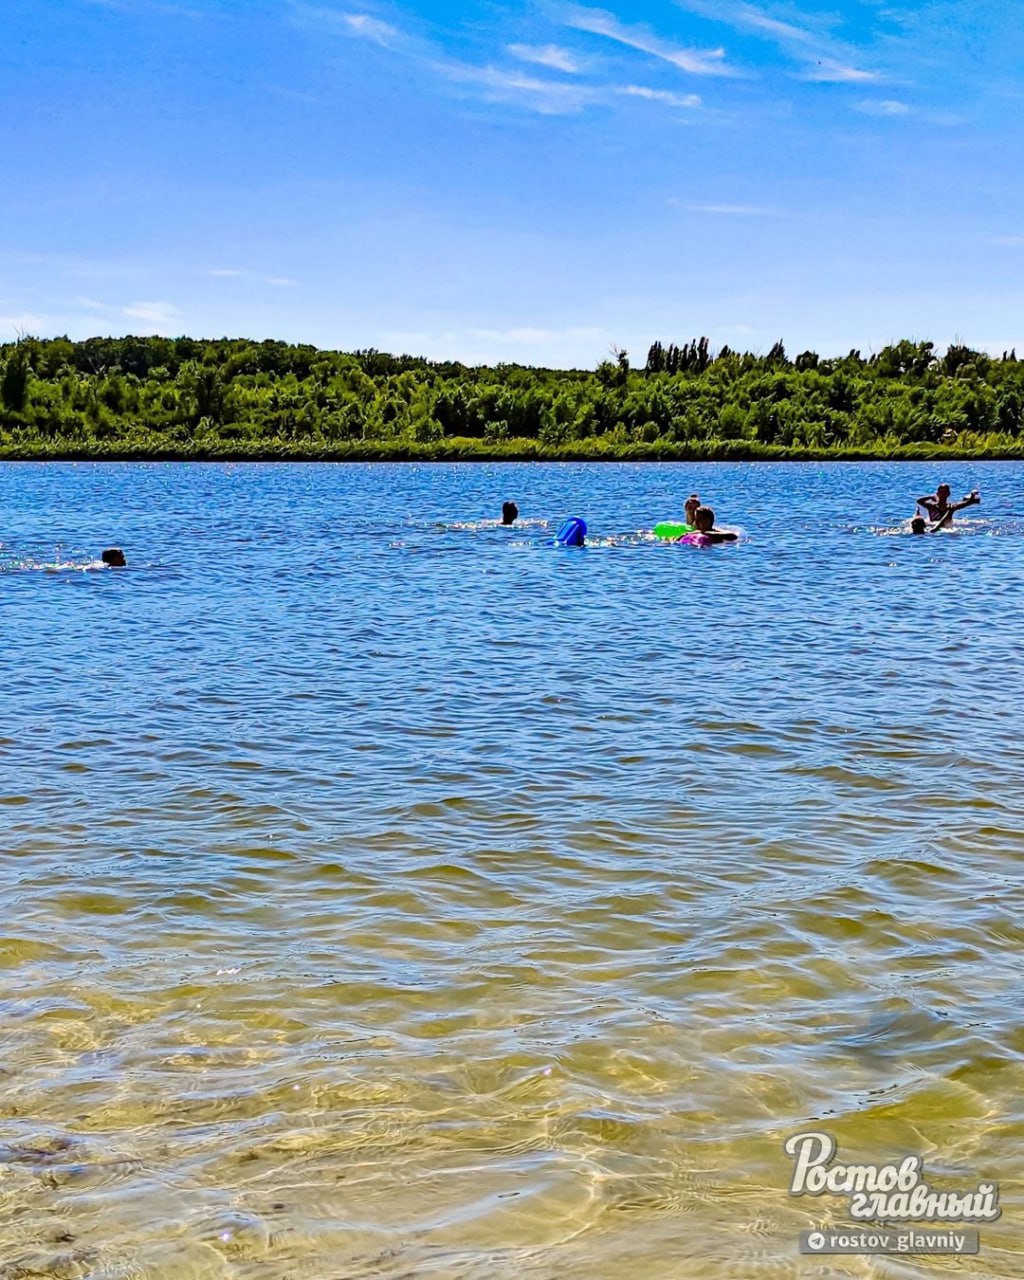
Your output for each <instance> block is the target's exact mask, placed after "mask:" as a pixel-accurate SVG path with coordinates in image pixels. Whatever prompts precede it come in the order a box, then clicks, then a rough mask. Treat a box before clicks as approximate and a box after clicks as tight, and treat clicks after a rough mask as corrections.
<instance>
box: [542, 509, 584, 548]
mask: <svg viewBox="0 0 1024 1280" xmlns="http://www.w3.org/2000/svg"><path fill="white" fill-rule="evenodd" d="M586 541H587V522H586V521H585V520H581V519H580V518H579V516H571V517H570V518H569V519H568V520H566V522H565V523H564V524H563V525H562V527H561V528H560V529H559V531H558V532H557V533H556V534H555V540H554V542H552V544H551V545H552V546H553V547H582V546H584V545H585V544H586Z"/></svg>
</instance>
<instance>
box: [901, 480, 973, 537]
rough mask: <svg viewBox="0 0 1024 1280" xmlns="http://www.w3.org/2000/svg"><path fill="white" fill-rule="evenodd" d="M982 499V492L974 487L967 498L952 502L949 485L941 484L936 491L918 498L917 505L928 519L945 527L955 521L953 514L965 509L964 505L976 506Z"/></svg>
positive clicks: (939, 526)
mask: <svg viewBox="0 0 1024 1280" xmlns="http://www.w3.org/2000/svg"><path fill="white" fill-rule="evenodd" d="M980 501H981V494H979V493H978V491H977V489H973V490H972V491H971V492H970V493H969V494H968V495H967V496H966V497H965V498H961V500H960V501H959V502H950V500H949V485H948V484H940V485H939V487H938V488H937V489H936V490H935V492H934V493H929V494H926V495H925V497H923V498H918V500H917V505H918V506H919V507H920V508H921V510H922V511H923V512H925V514H926V515H927V516H928V519H929V520H931V521H932V522H933V524H935V527H936V528H944V527H945V526H946V525H950V524H952V523H953V515H954V513H955V512H957V511H963V509H964V507H976V506H977V505H978V503H979V502H980Z"/></svg>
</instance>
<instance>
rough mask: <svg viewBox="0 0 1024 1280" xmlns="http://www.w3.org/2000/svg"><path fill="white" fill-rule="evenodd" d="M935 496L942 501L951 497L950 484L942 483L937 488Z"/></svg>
mask: <svg viewBox="0 0 1024 1280" xmlns="http://www.w3.org/2000/svg"><path fill="white" fill-rule="evenodd" d="M935 496H936V498H938V500H939V501H940V502H945V501H946V499H947V498H948V497H949V485H948V484H940V485H939V486H938V488H937V489H936V490H935Z"/></svg>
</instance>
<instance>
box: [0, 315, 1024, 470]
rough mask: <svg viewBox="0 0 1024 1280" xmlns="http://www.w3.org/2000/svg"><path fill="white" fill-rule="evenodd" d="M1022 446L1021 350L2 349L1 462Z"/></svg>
mask: <svg viewBox="0 0 1024 1280" xmlns="http://www.w3.org/2000/svg"><path fill="white" fill-rule="evenodd" d="M934 454H944V455H950V456H954V455H958V456H965V457H966V456H970V457H1018V456H1024V362H1021V361H1018V359H1017V356H1016V353H1015V352H1013V351H1008V352H1005V353H1004V354H1003V355H1002V356H1001V357H999V358H993V357H991V356H989V355H986V354H985V353H984V352H980V351H973V350H971V349H970V348H969V347H966V346H963V345H960V344H955V345H953V346H951V347H949V348H948V349H947V350H946V351H945V352H944V353H942V354H941V355H940V354H938V353H937V352H936V350H935V348H934V345H933V344H932V343H930V342H910V341H903V342H898V343H894V344H893V345H891V346H888V347H885V348H884V349H883V350H882V351H880V352H878V353H877V354H876V355H871V356H869V357H864V356H862V355H861V353H860V352H859V351H851V352H850V353H849V354H848V355H846V356H842V357H840V358H829V359H825V358H821V357H819V356H818V355H817V354H816V353H815V352H813V351H805V352H802V353H801V354H800V355H797V356H796V357H795V358H792V359H791V358H790V356H789V355H788V354H787V353H786V350H785V348H784V346H783V345H782V343H781V342H779V343H776V344H775V346H774V347H772V349H771V350H770V351H769V352H768V353H767V355H754V354H751V353H749V352H736V351H731V350H730V349H729V348H728V347H723V348H721V350H719V351H713V350H712V349H711V346H710V344H709V342H708V339H707V338H699V339H694V340H693V341H689V342H686V343H684V344H682V345H677V344H675V343H670V344H669V345H667V346H665V345H663V344H662V343H661V342H655V343H654V344H653V345H652V346H651V348H650V350H649V351H648V353H647V358H646V361H645V363H644V364H643V366H642V367H640V366H638V365H634V364H633V363H632V362H631V361H630V358H629V355H628V354H627V353H626V352H625V351H615V352H613V355H612V358H611V359H607V360H604V361H602V362H601V363H600V364H599V365H598V366H597V368H596V369H595V370H593V371H583V370H559V369H539V368H526V367H523V366H519V365H510V364H501V365H496V366H494V367H493V368H489V367H468V366H465V365H462V364H458V363H455V362H437V361H431V360H424V359H419V358H416V357H413V356H392V355H387V354H385V353H383V352H380V351H374V350H368V351H355V352H351V353H344V352H339V351H322V350H319V349H318V348H316V347H312V346H306V345H290V344H287V343H283V342H273V341H267V342H250V341H245V340H241V339H239V340H229V339H221V340H218V341H201V340H197V339H192V338H158V337H151V338H91V339H89V340H88V341H86V342H71V341H70V340H68V339H67V338H55V339H47V340H43V339H36V338H23V339H21V340H20V341H18V342H16V343H11V344H7V345H3V346H0V456H2V457H6V458H47V457H49V458H59V457H65V458H118V457H121V458H146V457H154V458H160V457H163V458H352V459H356V458H430V457H437V458H460V457H466V458H470V457H498V458H541V457H547V458H728V457H731V458H776V457H778V458H786V457H793V458H801V457H802V458H808V457H811V458H813V457H852V458H856V457H861V458H871V457H927V456H930V455H934Z"/></svg>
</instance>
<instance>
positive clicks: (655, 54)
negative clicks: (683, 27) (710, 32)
mask: <svg viewBox="0 0 1024 1280" xmlns="http://www.w3.org/2000/svg"><path fill="white" fill-rule="evenodd" d="M563 20H564V22H565V24H566V26H569V27H573V28H574V29H575V30H577V31H586V32H588V33H589V34H590V35H596V36H604V37H605V38H606V39H608V40H614V41H615V42H616V43H617V44H621V45H625V46H626V47H627V48H629V49H635V50H636V51H637V52H638V53H646V54H648V55H649V56H650V57H652V58H659V59H661V61H663V62H668V63H670V64H671V65H672V66H673V67H675V68H677V70H679V71H686V72H688V73H689V74H690V75H697V76H731V75H735V74H736V73H735V72H734V71H733V70H732V69H731V68H730V67H728V66H726V65H725V61H724V59H725V50H724V49H704V50H699V49H682V48H679V47H678V46H677V45H673V44H670V43H669V42H668V41H666V40H662V39H661V37H660V36H657V35H655V33H654V32H652V31H651V30H650V29H649V28H647V27H643V26H626V25H625V24H624V23H622V22H620V21H619V19H618V18H617V17H616V16H615V15H614V14H613V13H608V12H606V11H605V10H604V9H583V8H574V9H570V10H568V11H567V13H566V14H565V17H564V19H563Z"/></svg>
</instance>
